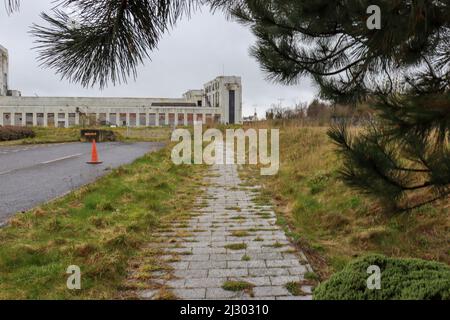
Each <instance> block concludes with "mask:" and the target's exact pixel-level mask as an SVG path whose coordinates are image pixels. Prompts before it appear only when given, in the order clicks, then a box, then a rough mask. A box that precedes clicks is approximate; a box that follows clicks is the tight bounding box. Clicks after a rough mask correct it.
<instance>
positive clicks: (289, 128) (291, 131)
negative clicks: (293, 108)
mask: <svg viewBox="0 0 450 320" xmlns="http://www.w3.org/2000/svg"><path fill="white" fill-rule="evenodd" d="M257 126H259V127H260V128H266V129H267V128H271V127H273V128H279V129H280V161H281V164H280V171H279V173H278V174H277V175H275V176H261V175H260V170H259V169H260V168H258V167H256V166H243V167H242V168H241V170H240V174H241V178H242V179H243V181H244V183H243V184H242V185H243V186H254V185H262V187H263V188H262V192H261V193H260V194H256V195H255V201H256V203H257V204H259V205H267V204H270V203H272V204H274V205H275V209H276V213H277V219H278V223H279V224H280V225H282V226H285V227H286V230H287V231H288V232H289V235H290V236H291V237H292V238H293V239H294V241H296V242H297V243H298V244H299V245H300V246H301V247H302V248H303V249H304V251H305V253H306V254H307V256H308V258H309V260H310V262H311V264H312V265H313V268H314V270H316V271H317V272H318V273H319V275H320V276H321V278H322V279H325V278H328V277H329V276H330V275H331V274H332V273H333V272H336V271H338V270H342V269H343V268H344V267H345V266H346V265H347V264H348V263H349V261H351V260H352V259H353V258H355V257H357V256H360V255H364V254H366V253H381V254H385V255H388V256H392V257H415V258H423V259H426V260H435V261H441V262H445V263H447V264H449V263H450V255H449V254H450V252H449V251H448V243H449V241H450V238H449V237H450V232H449V230H450V214H449V211H450V202H449V201H448V199H447V201H442V202H441V203H437V204H436V205H435V206H426V207H423V208H420V209H417V210H415V211H412V212H406V213H397V212H387V211H386V210H385V209H382V206H381V205H380V203H378V202H377V201H376V200H375V199H372V198H370V197H368V196H366V195H363V194H359V193H358V192H356V191H354V190H352V189H351V188H349V187H348V186H346V185H344V184H343V183H342V182H341V180H339V179H338V171H339V169H340V163H341V162H340V159H339V157H338V156H337V155H336V153H335V152H334V150H335V147H334V145H333V144H332V143H331V141H330V139H329V138H328V136H327V135H326V131H327V128H313V127H299V126H295V125H293V124H289V123H287V124H285V125H283V126H274V125H273V124H271V123H260V124H257ZM288 227H289V228H288Z"/></svg>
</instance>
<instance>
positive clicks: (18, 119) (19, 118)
mask: <svg viewBox="0 0 450 320" xmlns="http://www.w3.org/2000/svg"><path fill="white" fill-rule="evenodd" d="M14 125H15V126H19V127H21V126H22V114H21V113H16V114H14Z"/></svg>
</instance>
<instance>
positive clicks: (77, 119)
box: [75, 112, 80, 126]
mask: <svg viewBox="0 0 450 320" xmlns="http://www.w3.org/2000/svg"><path fill="white" fill-rule="evenodd" d="M75 125H76V126H79V125H80V114H79V113H78V112H76V113H75Z"/></svg>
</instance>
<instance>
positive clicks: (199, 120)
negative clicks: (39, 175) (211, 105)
mask: <svg viewBox="0 0 450 320" xmlns="http://www.w3.org/2000/svg"><path fill="white" fill-rule="evenodd" d="M197 122H203V115H202V114H197Z"/></svg>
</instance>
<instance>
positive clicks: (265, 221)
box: [141, 165, 312, 300]
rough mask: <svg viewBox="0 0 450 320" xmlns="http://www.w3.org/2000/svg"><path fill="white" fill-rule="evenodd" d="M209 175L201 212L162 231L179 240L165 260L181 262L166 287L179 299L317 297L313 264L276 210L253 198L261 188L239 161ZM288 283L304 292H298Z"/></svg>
mask: <svg viewBox="0 0 450 320" xmlns="http://www.w3.org/2000/svg"><path fill="white" fill-rule="evenodd" d="M207 180H208V187H207V190H206V195H204V196H203V198H201V199H198V201H199V203H198V204H199V205H200V207H201V208H200V209H198V213H197V214H198V215H196V216H194V217H193V218H192V219H191V220H190V221H189V222H187V223H179V224H177V225H174V226H172V229H171V230H170V231H162V233H161V235H160V236H162V237H165V238H166V239H176V241H177V243H178V245H174V244H173V243H172V245H171V246H170V248H165V252H166V253H165V255H164V256H163V259H166V260H167V261H173V260H174V257H177V258H176V261H177V262H171V263H169V265H170V267H171V273H172V276H171V277H170V278H169V279H168V280H165V281H164V286H165V287H166V288H168V290H170V291H171V294H173V295H174V296H176V297H177V298H179V299H199V300H200V299H227V300H228V299H257V300H265V299H270V300H274V299H298V300H307V299H311V289H312V288H311V286H308V285H302V284H301V283H302V281H303V280H304V275H305V273H307V272H309V271H312V270H311V267H310V266H309V264H308V262H307V260H306V257H305V256H304V254H303V253H301V252H298V250H297V249H295V248H294V247H293V246H292V245H291V244H290V243H289V242H288V239H287V238H286V235H285V234H284V231H283V230H282V229H281V228H280V227H279V226H278V225H276V219H275V213H274V212H273V209H272V208H271V207H268V206H259V205H257V204H255V202H254V201H253V200H252V199H253V198H254V196H255V192H258V187H245V186H242V181H241V180H240V178H239V175H238V171H237V166H235V165H216V166H212V167H211V174H210V176H209V177H208V178H207ZM180 234H182V235H187V236H186V237H180ZM288 283H291V285H292V283H295V284H296V285H297V288H299V291H300V292H301V295H297V296H293V295H292V294H291V293H290V291H289V290H287V288H286V285H287V284H288ZM224 285H228V286H229V287H231V288H228V290H231V291H228V290H224V289H223V287H224ZM237 287H242V288H245V289H244V290H242V291H237V290H239V288H237ZM233 290H234V291H233ZM153 293H154V291H152V290H150V291H148V292H146V293H143V294H142V295H141V296H142V297H143V298H148V299H151V298H152V295H153Z"/></svg>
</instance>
